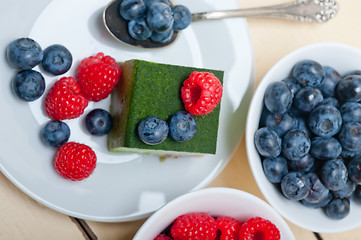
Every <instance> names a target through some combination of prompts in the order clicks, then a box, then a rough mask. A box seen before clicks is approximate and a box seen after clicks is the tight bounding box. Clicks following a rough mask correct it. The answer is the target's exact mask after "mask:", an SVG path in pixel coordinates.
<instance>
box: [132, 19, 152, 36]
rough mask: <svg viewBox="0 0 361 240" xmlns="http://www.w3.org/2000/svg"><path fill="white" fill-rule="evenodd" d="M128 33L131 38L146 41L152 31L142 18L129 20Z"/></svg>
mask: <svg viewBox="0 0 361 240" xmlns="http://www.w3.org/2000/svg"><path fill="white" fill-rule="evenodd" d="M128 32H129V35H130V36H131V37H132V38H134V39H135V40H140V41H144V40H147V39H148V38H149V37H150V36H151V35H152V30H150V28H149V27H148V25H147V23H146V21H145V19H144V18H138V19H133V20H130V21H129V23H128Z"/></svg>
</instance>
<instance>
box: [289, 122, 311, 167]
mask: <svg viewBox="0 0 361 240" xmlns="http://www.w3.org/2000/svg"><path fill="white" fill-rule="evenodd" d="M310 148H311V140H310V139H309V138H308V137H307V135H306V133H305V132H304V131H302V130H299V129H293V130H291V131H288V132H287V133H286V135H285V136H284V137H283V140H282V154H283V155H284V156H285V157H286V158H287V159H290V160H298V159H301V158H302V157H304V156H305V155H306V154H307V153H308V152H309V151H310Z"/></svg>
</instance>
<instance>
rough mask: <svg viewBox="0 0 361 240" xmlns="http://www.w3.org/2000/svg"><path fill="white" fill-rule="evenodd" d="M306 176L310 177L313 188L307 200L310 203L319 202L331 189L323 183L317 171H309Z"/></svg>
mask: <svg viewBox="0 0 361 240" xmlns="http://www.w3.org/2000/svg"><path fill="white" fill-rule="evenodd" d="M306 176H307V177H308V178H309V179H310V183H311V190H310V194H308V196H307V197H306V198H305V200H306V201H307V202H309V203H319V202H321V201H323V200H325V199H326V198H327V196H328V193H329V192H330V190H328V188H326V187H325V185H323V183H322V182H321V180H320V179H319V177H318V176H317V174H316V173H308V174H307V175H306Z"/></svg>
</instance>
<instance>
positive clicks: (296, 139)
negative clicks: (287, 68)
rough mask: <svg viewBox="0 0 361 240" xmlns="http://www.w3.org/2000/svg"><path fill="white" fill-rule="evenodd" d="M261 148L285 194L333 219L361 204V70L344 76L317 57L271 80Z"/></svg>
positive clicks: (267, 170)
mask: <svg viewBox="0 0 361 240" xmlns="http://www.w3.org/2000/svg"><path fill="white" fill-rule="evenodd" d="M264 106H265V107H264V108H263V112H262V115H261V119H260V125H259V129H258V130H257V131H256V133H255V136H254V142H255V146H256V148H257V150H258V152H259V154H260V155H261V156H262V157H261V158H262V166H263V170H264V173H265V176H266V177H267V179H268V180H269V181H270V182H272V183H274V184H276V185H277V186H279V188H280V191H281V192H282V194H283V195H284V196H285V197H286V198H287V199H291V200H294V201H299V202H300V203H301V204H303V205H305V206H307V207H311V208H322V209H323V210H324V212H325V213H326V215H327V216H328V217H330V218H332V219H342V218H344V217H346V216H347V215H348V213H349V212H350V201H351V198H352V199H353V201H354V202H357V203H359V204H361V154H360V153H361V71H359V70H355V71H352V72H349V73H347V74H345V75H343V76H341V75H340V74H339V73H338V72H337V71H336V70H335V69H334V68H332V67H330V66H322V65H321V64H320V63H318V62H316V61H313V60H308V59H307V60H303V61H300V62H298V63H296V64H295V66H294V67H293V69H292V70H291V73H290V75H289V77H287V78H286V79H283V80H282V81H279V82H274V83H271V84H270V85H269V86H268V87H267V89H266V91H265V96H264Z"/></svg>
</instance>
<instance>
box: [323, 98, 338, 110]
mask: <svg viewBox="0 0 361 240" xmlns="http://www.w3.org/2000/svg"><path fill="white" fill-rule="evenodd" d="M320 105H329V106H333V107H335V108H338V107H339V106H340V103H339V101H338V100H337V98H334V97H327V98H324V99H323V100H322V102H321V103H320V104H319V106H320Z"/></svg>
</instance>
